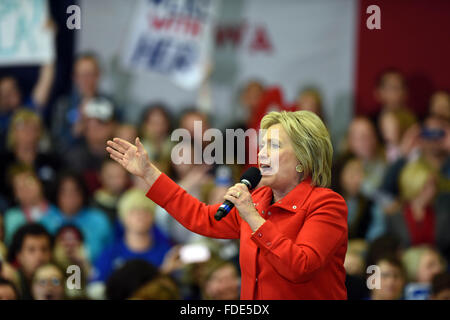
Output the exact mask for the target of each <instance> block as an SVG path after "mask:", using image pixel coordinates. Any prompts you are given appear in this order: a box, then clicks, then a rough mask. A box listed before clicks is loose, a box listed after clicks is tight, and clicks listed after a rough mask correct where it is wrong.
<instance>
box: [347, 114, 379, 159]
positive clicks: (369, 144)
mask: <svg viewBox="0 0 450 320" xmlns="http://www.w3.org/2000/svg"><path fill="white" fill-rule="evenodd" d="M349 147H350V151H351V152H353V153H354V154H355V155H356V156H357V157H358V158H360V159H362V160H370V159H371V158H372V157H373V156H374V155H375V152H376V147H377V138H376V134H375V130H374V128H373V126H372V125H371V124H370V122H368V121H367V120H365V119H357V120H354V121H353V123H352V124H351V125H350V131H349Z"/></svg>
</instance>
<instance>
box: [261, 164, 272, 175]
mask: <svg viewBox="0 0 450 320" xmlns="http://www.w3.org/2000/svg"><path fill="white" fill-rule="evenodd" d="M259 170H260V171H261V174H268V173H270V172H271V171H272V167H271V166H270V165H268V164H265V163H260V164H259Z"/></svg>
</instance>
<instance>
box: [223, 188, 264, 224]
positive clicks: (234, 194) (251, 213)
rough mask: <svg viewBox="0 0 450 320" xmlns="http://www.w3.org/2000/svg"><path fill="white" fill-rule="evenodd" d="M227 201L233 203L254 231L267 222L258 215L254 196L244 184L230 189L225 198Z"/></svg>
mask: <svg viewBox="0 0 450 320" xmlns="http://www.w3.org/2000/svg"><path fill="white" fill-rule="evenodd" d="M224 199H225V200H228V201H231V202H232V203H233V204H234V206H235V207H236V209H237V210H238V212H239V215H240V216H241V218H242V219H244V220H245V221H246V222H247V223H248V224H249V225H250V228H251V229H252V230H253V231H256V230H257V229H258V228H259V227H260V226H261V225H262V224H263V223H264V222H265V221H266V220H264V218H263V217H261V215H260V214H259V213H258V211H257V210H256V209H255V205H254V204H253V199H252V195H251V194H250V192H249V191H248V188H247V186H246V185H245V184H243V183H237V184H235V185H234V186H232V187H231V188H230V189H228V191H227V193H226V194H225V196H224Z"/></svg>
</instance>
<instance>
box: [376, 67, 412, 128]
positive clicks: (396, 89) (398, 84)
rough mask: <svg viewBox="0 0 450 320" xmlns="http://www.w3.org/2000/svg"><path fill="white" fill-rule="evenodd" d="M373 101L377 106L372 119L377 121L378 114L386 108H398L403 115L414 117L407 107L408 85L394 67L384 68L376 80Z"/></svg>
mask: <svg viewBox="0 0 450 320" xmlns="http://www.w3.org/2000/svg"><path fill="white" fill-rule="evenodd" d="M374 97H375V101H376V102H377V104H378V106H377V108H376V109H375V113H374V114H373V115H372V119H373V121H374V122H375V123H378V120H379V119H378V118H379V115H380V114H381V113H382V112H383V111H387V110H396V111H398V110H400V111H402V112H403V113H404V114H405V115H408V116H409V117H411V118H414V114H413V112H412V111H411V110H410V109H409V108H408V106H407V103H408V101H407V100H408V87H407V84H406V79H405V77H404V76H403V74H402V73H401V72H400V71H399V70H396V69H387V70H384V71H383V72H382V73H381V74H380V75H379V76H378V77H377V81H376V87H375V90H374Z"/></svg>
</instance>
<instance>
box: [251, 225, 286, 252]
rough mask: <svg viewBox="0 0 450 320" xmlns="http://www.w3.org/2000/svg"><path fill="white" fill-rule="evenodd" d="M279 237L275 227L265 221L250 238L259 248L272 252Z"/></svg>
mask: <svg viewBox="0 0 450 320" xmlns="http://www.w3.org/2000/svg"><path fill="white" fill-rule="evenodd" d="M280 237H281V235H280V233H279V231H278V229H277V228H276V226H275V225H274V224H273V223H272V222H271V221H268V220H266V222H264V223H263V224H262V225H261V226H260V227H259V228H258V229H257V230H256V231H255V232H254V233H253V234H252V236H251V237H250V239H252V240H253V242H254V243H256V245H257V246H258V247H260V248H263V249H266V250H272V248H274V247H275V245H276V243H277V241H278V239H279V238H280Z"/></svg>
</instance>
